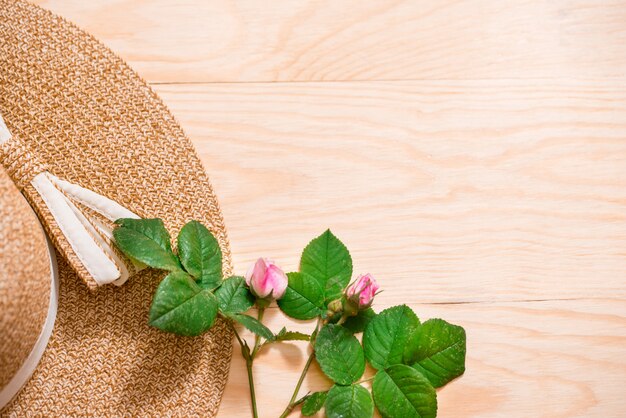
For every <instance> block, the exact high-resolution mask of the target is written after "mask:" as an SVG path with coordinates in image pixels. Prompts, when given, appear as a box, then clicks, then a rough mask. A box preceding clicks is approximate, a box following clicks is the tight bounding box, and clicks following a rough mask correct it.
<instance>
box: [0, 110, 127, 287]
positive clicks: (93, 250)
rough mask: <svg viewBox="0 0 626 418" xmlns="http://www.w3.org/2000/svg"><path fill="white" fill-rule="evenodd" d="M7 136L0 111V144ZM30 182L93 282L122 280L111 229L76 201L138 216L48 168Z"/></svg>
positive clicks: (113, 216) (115, 214)
mask: <svg viewBox="0 0 626 418" xmlns="http://www.w3.org/2000/svg"><path fill="white" fill-rule="evenodd" d="M11 138H12V136H11V133H10V132H9V130H8V128H7V127H6V125H5V123H4V120H3V119H2V115H0V145H2V144H3V143H6V142H8V141H9V140H10V139H11ZM31 184H32V185H33V187H34V188H35V190H37V192H38V193H39V194H40V195H41V198H42V200H43V201H44V203H45V204H46V206H47V207H48V210H49V211H50V214H51V215H52V216H53V218H54V220H55V222H56V223H57V225H58V227H59V229H60V230H61V232H62V233H63V235H64V236H65V239H66V240H67V242H68V243H69V245H70V246H71V247H72V250H73V251H74V253H75V254H76V256H77V257H78V259H79V260H80V261H81V263H82V265H83V266H84V267H85V269H86V270H87V271H88V272H89V274H90V275H91V277H93V279H94V281H95V282H96V284H98V285H103V284H107V283H114V284H117V285H120V284H122V283H124V282H125V281H126V280H127V279H128V276H129V271H128V268H127V267H126V264H125V263H124V261H123V260H121V259H120V257H118V255H117V253H116V252H115V251H114V250H113V247H112V244H111V242H112V238H113V231H112V229H111V228H110V227H109V226H108V225H105V224H104V223H103V222H101V221H100V220H98V219H97V218H96V217H94V216H91V215H90V214H87V213H85V212H83V211H81V210H80V209H79V204H80V205H84V206H86V207H88V208H90V209H92V210H93V211H95V212H97V213H99V214H100V215H102V216H104V217H105V218H106V219H108V220H110V221H112V222H114V221H116V220H117V219H120V218H135V219H138V218H139V216H138V215H136V214H135V213H133V212H131V211H130V210H128V209H126V208H125V207H123V206H122V205H120V204H119V203H117V202H115V201H114V200H111V199H109V198H107V197H105V196H102V195H100V194H98V193H96V192H93V191H91V190H89V189H86V188H84V187H81V186H79V185H76V184H72V183H70V182H67V181H65V180H62V179H60V178H58V177H56V176H54V175H52V174H51V173H50V172H48V171H44V172H42V173H39V174H37V175H36V176H35V177H34V178H33V179H32V180H31ZM138 268H139V267H138Z"/></svg>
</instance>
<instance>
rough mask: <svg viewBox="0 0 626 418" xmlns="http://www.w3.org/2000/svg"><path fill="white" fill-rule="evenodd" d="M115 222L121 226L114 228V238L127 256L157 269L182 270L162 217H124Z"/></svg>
mask: <svg viewBox="0 0 626 418" xmlns="http://www.w3.org/2000/svg"><path fill="white" fill-rule="evenodd" d="M115 223H116V224H117V225H119V226H118V227H117V228H115V230H113V238H114V239H115V244H116V245H117V247H118V248H119V249H120V250H121V251H122V252H123V253H124V254H125V255H126V256H128V257H129V258H131V259H133V260H136V261H140V262H142V263H144V264H146V265H148V266H150V267H154V268H157V269H161V270H168V271H180V270H182V267H181V265H180V262H179V261H178V257H176V254H174V252H173V251H172V244H171V242H170V234H169V233H168V232H167V229H165V226H164V225H163V221H162V220H161V219H130V218H122V219H118V220H117V221H115Z"/></svg>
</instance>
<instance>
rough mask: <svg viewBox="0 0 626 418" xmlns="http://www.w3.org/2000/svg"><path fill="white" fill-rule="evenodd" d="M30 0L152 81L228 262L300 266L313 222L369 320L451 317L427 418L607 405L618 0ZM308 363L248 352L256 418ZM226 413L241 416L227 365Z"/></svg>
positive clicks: (621, 340)
mask: <svg viewBox="0 0 626 418" xmlns="http://www.w3.org/2000/svg"><path fill="white" fill-rule="evenodd" d="M39 3H40V4H42V5H43V6H44V7H47V8H49V9H51V10H53V11H55V12H57V13H59V14H61V15H62V16H65V17H67V18H68V19H69V20H72V21H74V22H76V23H77V24H79V25H80V26H82V27H83V28H85V29H87V30H88V31H89V32H91V33H92V34H94V35H95V36H96V37H97V38H99V39H100V40H102V41H103V42H104V43H105V44H107V45H108V46H110V47H111V48H112V49H113V50H115V51H116V52H118V53H119V54H120V55H121V56H122V57H123V58H125V59H126V60H128V61H129V63H130V64H131V65H132V66H133V67H134V68H135V69H136V70H137V71H138V72H139V73H140V74H141V75H142V76H143V77H145V78H146V79H147V80H148V81H149V82H151V83H153V85H154V88H155V89H156V90H157V92H158V93H159V94H160V95H161V96H162V97H163V99H164V100H165V102H166V103H167V104H168V105H169V106H170V108H171V109H172V111H173V113H174V114H175V116H176V117H177V118H178V120H179V121H180V122H181V124H182V126H183V128H184V129H185V130H186V131H187V133H188V134H189V136H190V137H191V139H192V140H193V142H194V144H195V145H196V147H197V149H198V151H199V153H200V155H201V157H202V160H203V161H204V163H205V164H206V167H207V170H208V172H209V174H210V175H211V177H212V181H213V183H214V186H215V188H216V191H217V194H218V196H219V198H220V201H221V205H222V209H223V212H224V216H225V219H226V223H227V227H228V229H229V234H230V239H231V242H232V249H233V255H234V261H235V266H236V270H237V271H238V272H239V273H243V272H245V270H246V268H247V266H248V264H249V263H250V262H252V261H253V260H254V259H255V258H256V257H258V256H260V255H265V256H271V257H272V258H274V259H276V260H277V261H278V262H279V263H280V264H281V265H283V266H284V267H285V269H287V270H293V269H295V268H296V266H297V261H298V256H299V251H300V250H301V248H302V247H303V246H304V245H305V244H306V243H307V241H308V240H309V239H310V238H312V237H313V236H315V235H316V234H318V233H320V232H322V231H323V230H324V229H325V228H326V227H330V228H332V229H333V231H334V232H335V233H336V234H337V235H338V236H339V237H340V238H342V239H343V240H344V242H346V244H347V245H348V247H349V248H350V249H351V251H352V254H353V258H354V263H355V267H356V268H355V270H356V272H371V273H372V274H373V275H374V276H375V277H376V278H377V279H378V280H379V281H380V283H381V284H382V287H383V288H384V289H385V291H384V293H382V294H381V295H380V296H379V297H378V298H377V306H376V308H377V309H378V310H380V309H383V308H384V307H386V306H390V305H392V304H397V303H403V302H406V303H409V304H410V305H411V306H412V307H413V308H414V310H415V311H416V312H417V314H418V315H419V316H420V317H421V318H424V319H426V318H430V317H443V318H445V319H448V320H450V321H452V322H456V323H459V324H461V325H463V326H464V327H465V328H466V330H467V334H468V361H467V372H466V374H465V375H464V376H463V377H462V378H460V379H458V380H457V381H455V382H453V383H452V384H450V385H449V386H448V387H446V388H444V389H442V390H440V391H439V394H438V396H439V408H440V413H439V417H601V418H607V417H622V416H626V400H625V398H624V394H625V390H624V384H626V2H624V1H609V0H588V1H578V0H569V1H568V0H554V1H500V0H491V1H488V0H476V1H435V2H429V1H389V0H388V1H370V0H368V1H362V0H354V1H344V0H342V1H330V0H329V1H302V0H293V1H284V0H280V1H279V0H277V1H274V2H270V3H268V2H266V1H260V0H246V1H216V0H212V1H196V2H191V1H190V2H185V3H184V4H181V5H174V2H168V1H166V0H158V1H136V2H134V1H114V2H105V1H100V0H99V1H89V2H85V1H82V0H73V1H67V0H63V1H61V0H58V1H57V0H55V1H39ZM269 319H270V326H271V328H273V329H275V330H277V329H279V328H280V327H281V326H282V325H284V324H287V323H288V324H289V325H290V326H291V327H292V328H295V329H298V330H302V331H306V330H310V329H311V327H312V324H309V323H294V322H292V321H287V320H285V319H283V318H282V317H281V316H280V315H279V314H278V312H276V310H272V311H271V312H270V314H269ZM305 356H306V353H305V351H304V345H303V344H285V345H283V346H281V347H280V348H272V349H270V350H267V351H266V352H265V353H264V354H263V355H262V356H261V357H260V359H259V362H258V367H257V368H256V376H257V381H258V384H259V390H258V392H259V397H260V399H261V401H260V410H261V416H263V417H274V416H277V415H278V413H279V412H280V411H281V410H282V409H283V407H284V405H285V403H286V402H287V400H288V398H289V395H290V393H291V391H292V389H293V387H294V385H295V381H296V380H297V375H298V373H299V370H300V369H301V367H302V365H303V363H304V361H305ZM305 386H306V388H307V389H321V388H325V387H327V386H328V382H327V381H325V379H324V378H323V377H322V376H321V374H320V373H319V371H318V370H314V371H313V372H312V373H311V374H310V376H309V378H308V379H307V380H306V383H305ZM294 415H296V414H294ZM221 416H225V417H246V416H249V406H248V392H247V381H246V378H245V369H244V366H243V363H242V362H241V361H240V360H239V357H238V352H235V357H234V361H233V366H232V370H231V374H230V378H229V383H228V387H227V391H226V393H225V395H224V401H223V403H222V406H221Z"/></svg>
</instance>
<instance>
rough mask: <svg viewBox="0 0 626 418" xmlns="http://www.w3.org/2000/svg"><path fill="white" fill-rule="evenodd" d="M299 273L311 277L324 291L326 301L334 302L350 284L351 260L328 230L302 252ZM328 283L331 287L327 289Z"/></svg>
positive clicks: (345, 250)
mask: <svg viewBox="0 0 626 418" xmlns="http://www.w3.org/2000/svg"><path fill="white" fill-rule="evenodd" d="M300 272H301V273H305V274H307V275H309V276H311V277H313V278H314V279H315V280H316V281H317V283H318V284H319V285H320V288H322V289H325V293H326V295H325V300H326V301H331V300H335V299H337V298H339V297H340V296H341V293H342V292H343V289H344V288H345V287H346V286H347V285H348V283H349V282H350V278H351V277H352V258H351V257H350V253H349V252H348V249H347V248H346V246H345V245H343V243H342V242H341V241H339V239H338V238H337V237H336V236H334V235H333V233H332V232H330V229H328V230H326V232H324V233H323V234H322V235H320V236H319V237H317V238H315V239H314V240H313V241H311V242H310V243H309V245H307V246H306V248H305V249H304V251H303V252H302V258H301V259H300ZM329 281H330V283H331V285H330V286H329V287H328V288H327V286H326V284H327V283H328V282H329Z"/></svg>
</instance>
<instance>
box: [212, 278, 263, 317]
mask: <svg viewBox="0 0 626 418" xmlns="http://www.w3.org/2000/svg"><path fill="white" fill-rule="evenodd" d="M215 296H217V301H218V303H219V306H220V311H221V312H226V313H241V312H245V311H247V310H248V309H250V308H251V307H252V306H253V305H254V296H253V295H252V293H250V290H248V287H247V286H246V280H245V279H244V278H243V277H240V276H232V277H230V278H228V279H226V280H224V282H223V283H222V285H221V286H220V287H219V288H218V289H217V290H216V291H215Z"/></svg>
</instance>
